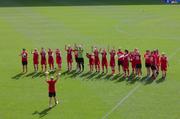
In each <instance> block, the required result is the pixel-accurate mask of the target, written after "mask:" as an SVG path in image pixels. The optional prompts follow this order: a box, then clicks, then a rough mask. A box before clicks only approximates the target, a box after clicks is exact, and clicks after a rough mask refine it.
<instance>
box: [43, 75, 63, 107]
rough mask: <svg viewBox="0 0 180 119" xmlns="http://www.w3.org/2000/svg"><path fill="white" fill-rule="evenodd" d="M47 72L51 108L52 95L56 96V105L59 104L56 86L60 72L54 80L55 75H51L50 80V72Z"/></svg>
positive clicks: (50, 105)
mask: <svg viewBox="0 0 180 119" xmlns="http://www.w3.org/2000/svg"><path fill="white" fill-rule="evenodd" d="M45 74H46V82H47V83H48V93H49V108H52V97H53V98H54V102H55V105H57V104H58V100H57V98H56V87H55V84H56V82H57V81H58V80H59V76H60V75H61V74H60V73H59V74H57V76H56V80H54V77H53V76H51V77H50V80H49V78H48V72H45Z"/></svg>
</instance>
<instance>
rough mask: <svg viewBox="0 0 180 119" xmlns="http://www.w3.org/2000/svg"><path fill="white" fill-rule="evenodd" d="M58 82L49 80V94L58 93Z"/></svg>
mask: <svg viewBox="0 0 180 119" xmlns="http://www.w3.org/2000/svg"><path fill="white" fill-rule="evenodd" d="M56 81H57V80H49V81H47V83H48V84H49V88H48V90H49V93H55V92H56V90H55V84H56Z"/></svg>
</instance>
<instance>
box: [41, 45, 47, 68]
mask: <svg viewBox="0 0 180 119" xmlns="http://www.w3.org/2000/svg"><path fill="white" fill-rule="evenodd" d="M40 55H41V68H42V71H46V69H47V66H46V65H47V61H46V50H45V49H44V48H41V52H40Z"/></svg>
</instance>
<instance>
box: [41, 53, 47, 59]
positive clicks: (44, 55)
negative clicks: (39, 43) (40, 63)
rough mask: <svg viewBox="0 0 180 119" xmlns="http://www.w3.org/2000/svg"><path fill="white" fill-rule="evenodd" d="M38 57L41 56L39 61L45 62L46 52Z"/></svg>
mask: <svg viewBox="0 0 180 119" xmlns="http://www.w3.org/2000/svg"><path fill="white" fill-rule="evenodd" d="M40 55H41V60H46V52H45V51H42V52H41V53H40Z"/></svg>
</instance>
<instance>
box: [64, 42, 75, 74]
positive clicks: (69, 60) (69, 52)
mask: <svg viewBox="0 0 180 119" xmlns="http://www.w3.org/2000/svg"><path fill="white" fill-rule="evenodd" d="M65 51H66V52H67V68H68V71H72V62H73V59H72V52H73V49H72V48H71V46H70V45H68V46H67V45H65Z"/></svg>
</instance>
